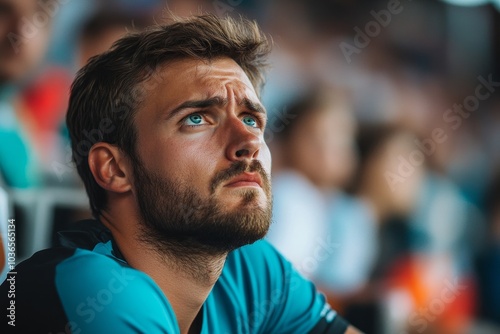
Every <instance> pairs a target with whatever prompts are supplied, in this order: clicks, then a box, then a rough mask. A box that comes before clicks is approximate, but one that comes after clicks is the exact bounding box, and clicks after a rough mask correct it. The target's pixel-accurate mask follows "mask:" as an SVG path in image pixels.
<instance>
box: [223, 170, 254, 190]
mask: <svg viewBox="0 0 500 334" xmlns="http://www.w3.org/2000/svg"><path fill="white" fill-rule="evenodd" d="M224 187H230V188H235V187H259V188H262V178H261V177H260V175H259V174H258V173H242V174H240V175H238V176H237V177H235V178H232V179H231V180H229V182H227V183H226V184H225V185H224Z"/></svg>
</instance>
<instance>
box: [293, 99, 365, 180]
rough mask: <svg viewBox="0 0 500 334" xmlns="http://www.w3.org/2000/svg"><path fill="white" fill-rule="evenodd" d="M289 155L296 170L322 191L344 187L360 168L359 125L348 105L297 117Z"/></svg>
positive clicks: (332, 106) (335, 105)
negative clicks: (357, 166) (357, 130)
mask: <svg viewBox="0 0 500 334" xmlns="http://www.w3.org/2000/svg"><path fill="white" fill-rule="evenodd" d="M293 122H299V123H300V124H296V125H295V128H294V130H293V132H292V133H291V136H290V139H289V141H288V143H287V144H286V145H287V147H286V149H285V150H286V154H287V155H288V157H289V163H290V165H291V167H293V168H295V169H296V170H298V171H299V172H301V173H302V174H303V175H304V176H306V177H307V178H308V179H309V180H310V181H312V182H313V183H314V184H315V185H316V186H318V187H320V188H332V187H343V186H345V185H346V183H347V182H349V180H350V178H351V176H352V173H353V171H354V170H355V165H356V158H355V157H356V155H355V150H354V136H355V131H356V122H355V119H354V116H353V115H352V113H351V112H350V110H349V109H348V107H347V106H344V105H342V104H340V103H339V104H332V105H328V106H324V107H322V109H319V110H311V111H309V112H308V113H304V114H303V115H301V116H300V117H297V118H296V119H294V120H293Z"/></svg>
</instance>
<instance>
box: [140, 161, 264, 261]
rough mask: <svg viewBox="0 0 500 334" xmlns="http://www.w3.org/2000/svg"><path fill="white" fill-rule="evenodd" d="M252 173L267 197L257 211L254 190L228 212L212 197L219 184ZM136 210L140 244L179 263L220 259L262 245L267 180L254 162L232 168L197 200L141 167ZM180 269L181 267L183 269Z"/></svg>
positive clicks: (178, 183)
mask: <svg viewBox="0 0 500 334" xmlns="http://www.w3.org/2000/svg"><path fill="white" fill-rule="evenodd" d="M245 171H246V172H257V173H259V174H260V176H261V178H262V189H263V190H264V193H265V195H266V205H265V207H260V205H259V204H258V202H259V199H258V197H259V195H260V194H259V193H260V191H259V190H258V189H254V188H244V189H241V190H239V192H238V194H237V195H236V196H240V197H241V200H240V203H239V204H238V205H237V207H236V208H234V209H232V210H229V209H227V208H225V207H224V204H223V203H220V201H219V200H218V198H217V197H216V196H215V191H216V189H217V187H218V186H219V185H221V184H222V183H223V182H224V181H227V180H230V179H231V178H233V177H235V176H237V175H239V174H241V173H243V172H245ZM134 183H135V188H136V191H137V201H138V205H139V209H140V215H141V217H140V222H141V223H140V224H141V232H140V235H139V238H140V239H141V241H144V242H145V243H147V244H149V245H150V246H152V249H153V250H155V251H156V252H159V253H160V254H162V255H167V256H169V257H174V258H176V259H178V260H181V262H185V261H186V260H187V261H189V260H193V259H194V257H193V256H194V255H200V256H204V255H220V254H224V253H228V252H230V251H232V250H234V249H236V248H239V247H241V246H244V245H247V244H251V243H253V242H255V241H257V240H259V239H262V238H263V237H264V236H265V235H266V233H267V231H268V230H269V226H270V224H271V211H272V198H271V186H270V181H269V176H268V175H267V173H266V172H265V170H264V168H263V167H262V165H261V164H260V162H259V161H257V160H254V161H253V162H252V163H250V164H247V163H246V162H244V161H238V162H235V163H234V164H233V165H231V166H230V167H229V168H228V169H226V170H223V171H220V172H219V173H217V174H216V175H215V176H214V177H213V179H212V180H211V183H210V196H209V197H208V198H203V197H201V196H200V195H199V194H198V193H197V192H196V191H194V190H193V189H190V188H189V187H187V186H186V185H185V184H184V183H183V182H182V181H181V180H170V179H167V178H164V177H161V176H160V175H158V174H156V173H154V172H150V171H148V170H147V169H146V168H145V167H144V166H143V165H142V164H141V163H140V162H139V163H138V164H136V168H134ZM184 264H185V263H184Z"/></svg>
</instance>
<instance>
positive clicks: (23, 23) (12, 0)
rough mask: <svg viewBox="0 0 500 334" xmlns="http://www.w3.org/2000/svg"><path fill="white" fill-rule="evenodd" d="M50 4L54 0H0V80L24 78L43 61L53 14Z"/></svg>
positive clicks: (0, 81)
mask: <svg viewBox="0 0 500 334" xmlns="http://www.w3.org/2000/svg"><path fill="white" fill-rule="evenodd" d="M47 6H49V7H50V6H53V4H51V1H36V0H0V83H2V82H7V81H16V80H19V79H21V78H22V77H23V76H25V75H26V74H27V73H28V72H29V71H30V70H32V69H33V68H34V67H35V66H36V65H37V64H38V63H39V62H40V61H41V60H42V58H43V56H44V54H45V51H46V48H47V46H48V42H49V37H50V28H51V24H52V16H53V15H54V14H52V15H50V14H48V13H47V12H46V11H45V10H44V8H49V7H47ZM55 6H57V3H56V4H55ZM51 8H52V7H51ZM54 8H55V7H54Z"/></svg>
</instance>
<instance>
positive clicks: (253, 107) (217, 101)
mask: <svg viewBox="0 0 500 334" xmlns="http://www.w3.org/2000/svg"><path fill="white" fill-rule="evenodd" d="M227 103H228V101H227V99H225V98H222V97H220V96H215V97H211V98H209V99H204V100H188V101H185V102H183V103H181V104H180V105H179V106H177V107H176V108H174V109H173V110H172V111H170V112H169V114H168V116H167V119H170V118H172V117H174V116H175V115H177V114H178V113H179V112H181V111H182V110H184V109H195V108H210V107H213V106H219V107H222V106H225V105H226V104H227ZM238 105H243V106H245V108H246V109H248V110H250V111H252V112H256V113H261V114H267V112H266V109H265V108H264V107H263V106H262V105H261V104H260V103H257V102H253V101H251V100H249V99H248V98H246V97H245V98H243V99H242V100H241V102H240V103H238Z"/></svg>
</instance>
